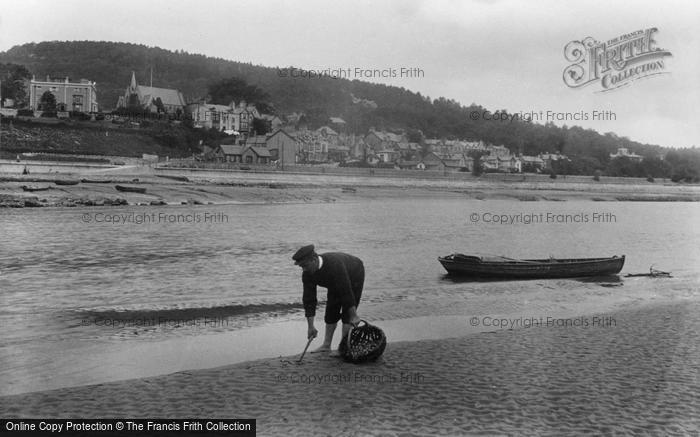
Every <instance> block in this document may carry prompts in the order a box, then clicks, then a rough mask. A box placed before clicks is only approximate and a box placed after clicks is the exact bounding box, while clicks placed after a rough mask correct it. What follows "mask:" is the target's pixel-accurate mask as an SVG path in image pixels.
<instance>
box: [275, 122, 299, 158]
mask: <svg viewBox="0 0 700 437" xmlns="http://www.w3.org/2000/svg"><path fill="white" fill-rule="evenodd" d="M267 149H268V150H269V151H270V160H272V161H279V163H280V164H281V165H284V164H296V162H297V161H298V159H299V143H298V142H297V139H296V137H294V136H293V135H291V134H290V133H288V132H287V131H286V130H284V129H278V130H276V131H274V132H273V133H272V134H271V135H270V136H268V137H267Z"/></svg>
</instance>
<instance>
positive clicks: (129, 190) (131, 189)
mask: <svg viewBox="0 0 700 437" xmlns="http://www.w3.org/2000/svg"><path fill="white" fill-rule="evenodd" d="M114 188H115V189H116V190H117V191H121V192H123V193H139V194H143V193H145V192H146V189H145V188H143V187H127V186H124V185H115V186H114Z"/></svg>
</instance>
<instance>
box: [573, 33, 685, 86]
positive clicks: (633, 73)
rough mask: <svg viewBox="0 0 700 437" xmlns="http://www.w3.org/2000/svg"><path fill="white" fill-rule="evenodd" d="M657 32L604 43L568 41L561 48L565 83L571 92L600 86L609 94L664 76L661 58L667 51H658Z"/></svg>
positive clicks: (590, 38) (660, 49)
mask: <svg viewBox="0 0 700 437" xmlns="http://www.w3.org/2000/svg"><path fill="white" fill-rule="evenodd" d="M657 30H658V29H656V28H655V27H654V28H650V29H645V30H637V31H635V32H632V33H628V34H624V35H620V36H618V37H617V38H613V39H610V40H608V41H605V42H599V41H596V40H595V39H593V38H592V37H590V36H589V37H587V38H584V39H583V40H582V41H571V42H570V43H568V44H567V45H566V47H564V56H565V57H566V60H567V61H569V62H572V64H571V65H569V66H568V67H566V68H565V69H564V83H565V84H566V85H567V86H569V87H571V88H580V87H583V86H586V85H591V84H600V87H601V89H600V91H601V92H605V91H612V90H614V89H618V88H621V87H624V86H627V85H629V84H630V83H632V82H633V81H635V80H638V79H642V78H646V77H649V76H654V75H658V74H663V73H667V71H666V65H665V63H664V57H666V56H671V52H669V51H668V50H665V49H662V48H659V47H657V44H656V41H655V40H654V34H655V33H656V32H657Z"/></svg>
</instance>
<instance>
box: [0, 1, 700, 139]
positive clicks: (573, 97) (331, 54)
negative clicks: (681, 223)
mask: <svg viewBox="0 0 700 437" xmlns="http://www.w3.org/2000/svg"><path fill="white" fill-rule="evenodd" d="M698 23H700V2H693V1H678V0H676V1H674V0H671V1H665V2H661V1H649V0H642V1H635V2H631V1H619V0H607V1H597V0H580V1H562V0H558V1H555V0H542V1H520V0H463V1H454V0H425V1H424V0H387V1H378V0H375V1H367V0H359V1H357V0H353V1H344V0H342V1H335V0H324V1H320V0H311V1H300V0H295V1H286V0H250V1H249V0H245V1H223V0H210V1H207V2H194V1H184V0H169V1H160V0H140V1H134V0H120V1H102V0H89V1H83V0H61V1H55V0H53V1H52V0H42V1H39V0H23V1H22V2H7V3H6V4H3V7H2V8H1V9H0V51H5V50H8V49H10V48H11V47H13V46H15V45H18V44H24V43H29V42H40V41H50V40H60V41H67V40H97V41H120V42H130V43H137V44H145V45H147V46H157V47H161V48H164V49H169V50H185V51H187V52H189V53H199V54H204V55H207V56H214V57H220V58H224V59H230V60H234V61H241V62H251V63H253V64H259V65H264V66H269V67H279V68H280V71H282V72H285V71H286V74H295V75H300V74H311V72H323V71H326V74H331V73H332V74H335V75H342V77H347V78H349V79H360V80H366V81H369V82H378V83H386V84H390V85H396V86H400V87H404V88H406V89H410V90H412V91H415V92H420V93H421V94H422V95H424V96H429V97H431V98H433V99H434V98H438V97H445V98H448V99H452V100H456V101H457V102H459V103H461V104H463V105H470V104H472V103H475V104H478V105H481V106H483V107H484V108H486V109H488V110H489V112H488V113H478V114H470V117H471V116H473V117H474V118H483V119H486V120H487V121H489V122H493V123H507V122H508V121H507V120H497V119H495V118H497V115H494V113H495V112H496V111H497V110H503V109H505V110H507V111H508V112H510V113H511V114H518V115H519V116H522V117H531V118H532V120H533V121H535V122H539V123H544V122H548V121H552V122H554V123H555V124H557V125H564V124H566V125H568V126H574V125H579V126H582V127H584V128H592V129H595V130H597V131H599V132H600V133H607V132H613V133H615V134H616V135H618V136H620V137H628V138H630V139H632V140H635V141H639V142H642V143H649V144H658V145H661V146H665V147H691V146H693V145H695V146H700V123H698V120H700V85H699V81H698V77H699V74H698V73H699V72H700V29H697V27H698V26H697V24H698ZM648 29H656V30H655V31H652V32H651V33H650V35H651V36H650V39H651V40H652V42H651V43H649V44H648V45H647V46H635V47H636V49H635V50H637V52H636V53H635V54H636V55H644V54H647V56H646V57H644V56H640V57H639V58H637V57H633V59H631V60H629V59H627V57H628V56H627V57H626V56H625V55H624V53H626V52H622V51H621V52H622V53H623V54H622V55H619V56H617V55H615V53H614V52H609V53H610V56H612V58H611V59H612V60H613V61H617V66H618V67H619V70H616V69H610V70H607V73H606V72H605V71H600V70H601V69H602V67H601V66H600V65H599V64H598V63H596V62H591V60H590V58H583V63H582V64H579V70H575V71H578V72H579V73H577V74H580V73H581V72H582V74H589V73H590V72H591V71H599V74H598V78H597V79H596V80H594V81H592V82H591V83H589V84H588V85H586V86H580V87H571V86H568V85H567V84H566V83H565V81H564V71H565V69H566V68H567V67H569V66H570V65H572V64H577V62H576V60H575V59H573V58H570V59H567V58H566V57H565V47H567V45H568V44H569V43H571V42H574V41H583V40H584V39H585V38H587V37H591V38H592V39H593V40H595V42H596V43H595V44H594V45H595V46H599V43H607V46H606V47H607V48H608V49H611V50H612V48H614V47H615V46H616V43H615V42H614V41H612V40H614V39H618V40H619V41H620V42H623V43H625V42H629V41H632V40H637V41H638V40H639V38H640V35H644V31H646V30H648ZM638 31H641V32H638ZM629 45H630V44H625V45H624V46H629ZM570 47H572V46H570ZM651 49H654V50H658V52H653V53H647V51H649V50H651ZM640 51H641V53H640ZM586 53H588V52H586ZM659 53H665V54H659ZM624 61H627V63H625V62H624ZM290 67H294V68H296V69H295V70H292V69H290ZM581 68H582V69H581ZM402 69H403V70H402ZM651 73H658V74H651ZM282 74H284V73H282ZM606 74H607V79H603V76H605V75H606ZM623 74H627V75H628V77H630V78H631V79H638V80H627V79H624V78H621V76H620V75H623ZM647 75H648V76H647ZM402 76H403V77H402ZM613 76H614V77H613ZM308 80H315V79H314V78H309V79H308ZM613 82H616V83H615V85H619V84H621V83H624V84H625V86H622V87H619V88H614V89H607V90H606V88H605V86H608V87H612V86H615V85H612V83H613ZM98 90H99V84H98Z"/></svg>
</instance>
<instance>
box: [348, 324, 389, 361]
mask: <svg viewBox="0 0 700 437" xmlns="http://www.w3.org/2000/svg"><path fill="white" fill-rule="evenodd" d="M385 348H386V335H385V334H384V331H382V330H381V329H379V328H378V327H376V326H374V325H370V324H369V323H367V322H365V321H364V320H360V323H358V325H357V327H355V328H351V329H350V332H349V333H348V335H347V336H345V337H343V339H342V340H341V341H340V345H339V347H338V351H339V352H340V356H341V357H343V359H344V360H345V361H349V362H351V363H356V364H357V363H364V362H367V361H374V360H376V359H377V358H379V357H380V356H381V355H382V354H383V353H384V349H385Z"/></svg>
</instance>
